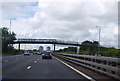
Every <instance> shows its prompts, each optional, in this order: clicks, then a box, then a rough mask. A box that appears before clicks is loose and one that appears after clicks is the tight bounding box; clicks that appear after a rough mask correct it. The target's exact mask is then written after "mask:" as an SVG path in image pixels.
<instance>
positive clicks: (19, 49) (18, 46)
mask: <svg viewBox="0 0 120 81" xmlns="http://www.w3.org/2000/svg"><path fill="white" fill-rule="evenodd" d="M18 50H19V51H20V43H19V44H18Z"/></svg>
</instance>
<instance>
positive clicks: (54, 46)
mask: <svg viewBox="0 0 120 81" xmlns="http://www.w3.org/2000/svg"><path fill="white" fill-rule="evenodd" d="M53 52H55V44H54V50H53Z"/></svg>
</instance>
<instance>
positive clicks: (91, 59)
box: [54, 54, 120, 79]
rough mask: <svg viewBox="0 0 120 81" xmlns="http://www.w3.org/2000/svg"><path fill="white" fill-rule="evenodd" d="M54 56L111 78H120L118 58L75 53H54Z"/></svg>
mask: <svg viewBox="0 0 120 81" xmlns="http://www.w3.org/2000/svg"><path fill="white" fill-rule="evenodd" d="M54 56H56V57H59V58H62V59H64V60H66V61H69V62H71V63H74V64H77V65H80V66H82V67H85V68H88V69H91V70H94V71H97V72H100V73H102V74H106V75H108V76H111V77H113V78H116V79H120V70H119V68H120V63H119V62H118V59H119V58H111V57H103V56H90V55H77V54H54Z"/></svg>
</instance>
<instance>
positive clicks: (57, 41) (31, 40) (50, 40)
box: [14, 39, 78, 44]
mask: <svg viewBox="0 0 120 81" xmlns="http://www.w3.org/2000/svg"><path fill="white" fill-rule="evenodd" d="M14 42H51V43H58V44H59V43H60V44H61V43H64V44H78V42H74V41H62V40H57V39H17V40H14Z"/></svg>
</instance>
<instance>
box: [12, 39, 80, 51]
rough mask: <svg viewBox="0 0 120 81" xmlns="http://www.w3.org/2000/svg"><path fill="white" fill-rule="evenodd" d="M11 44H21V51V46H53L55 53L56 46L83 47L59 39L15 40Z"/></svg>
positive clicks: (76, 43)
mask: <svg viewBox="0 0 120 81" xmlns="http://www.w3.org/2000/svg"><path fill="white" fill-rule="evenodd" d="M11 44H19V46H18V49H19V50H20V44H53V45H54V51H55V45H56V44H61V45H73V46H81V45H80V44H79V43H78V42H74V41H62V40H57V39H17V40H14V41H13V42H12V43H11Z"/></svg>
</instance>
